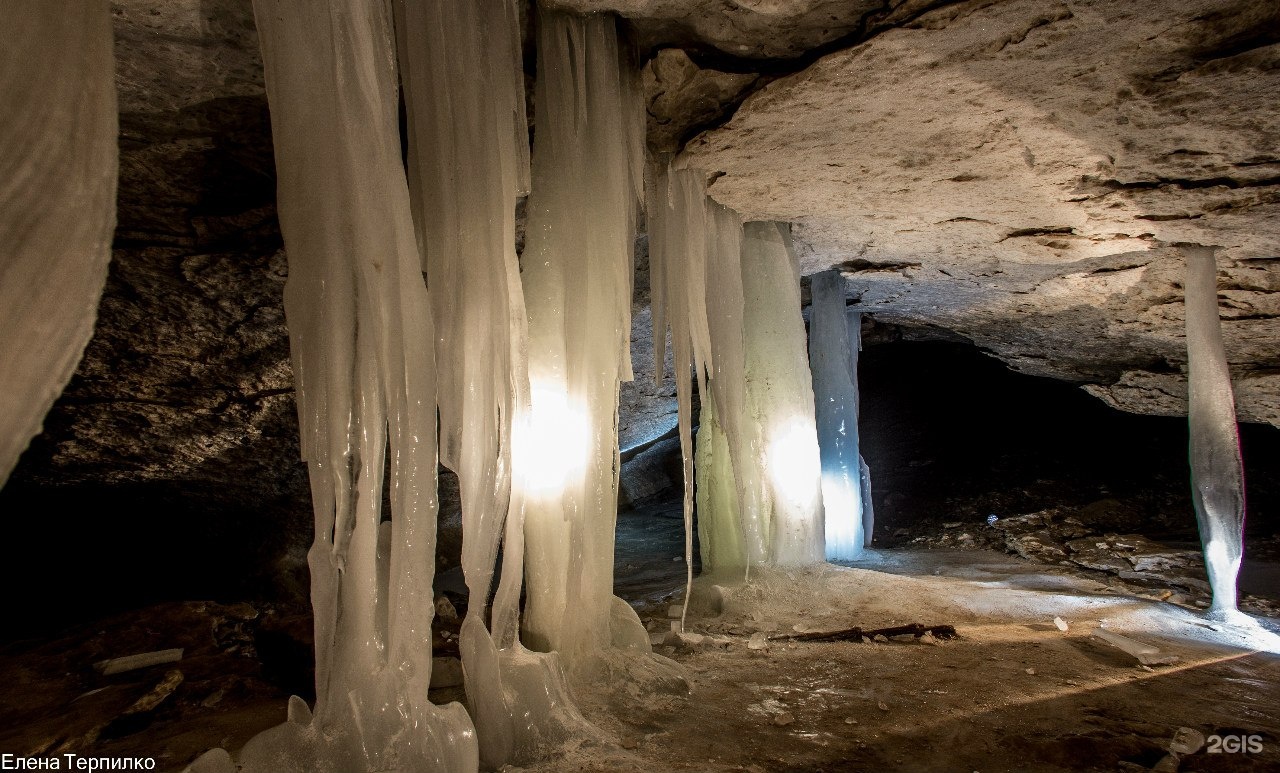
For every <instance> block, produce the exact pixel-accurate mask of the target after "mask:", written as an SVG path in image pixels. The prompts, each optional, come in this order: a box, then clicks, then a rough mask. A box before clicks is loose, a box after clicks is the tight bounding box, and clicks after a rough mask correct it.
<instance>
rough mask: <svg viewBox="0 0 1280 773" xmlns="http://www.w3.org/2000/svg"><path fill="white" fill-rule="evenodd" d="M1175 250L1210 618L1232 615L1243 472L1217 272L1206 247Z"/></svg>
mask: <svg viewBox="0 0 1280 773" xmlns="http://www.w3.org/2000/svg"><path fill="white" fill-rule="evenodd" d="M1181 249H1182V254H1183V255H1184V256H1185V258H1186V262H1187V273H1186V283H1185V285H1184V286H1185V288H1186V290H1185V292H1186V325H1187V371H1188V374H1187V375H1188V385H1187V388H1188V395H1187V397H1188V400H1187V416H1188V421H1189V424H1190V435H1191V499H1192V502H1193V503H1194V505H1195V510H1196V520H1197V522H1198V524H1199V526H1200V540H1201V542H1202V543H1203V545H1204V557H1205V568H1206V569H1207V570H1208V574H1209V584H1210V586H1211V587H1212V588H1213V605H1212V607H1211V612H1217V613H1230V612H1234V611H1236V576H1237V575H1238V574H1239V573H1240V559H1241V557H1242V555H1243V553H1244V467H1243V463H1242V461H1241V458H1240V437H1239V428H1238V426H1237V424H1236V409H1235V397H1234V394H1233V392H1232V389H1231V372H1230V370H1229V369H1228V367H1227V355H1226V351H1225V350H1224V349H1223V345H1222V323H1221V321H1220V320H1219V317H1218V268H1217V261H1216V259H1215V258H1214V249H1213V248H1212V247H1201V246H1199V245H1181Z"/></svg>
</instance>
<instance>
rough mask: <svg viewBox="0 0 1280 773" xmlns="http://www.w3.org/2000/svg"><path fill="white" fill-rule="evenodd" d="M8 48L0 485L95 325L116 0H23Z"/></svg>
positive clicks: (112, 137) (110, 148)
mask: <svg viewBox="0 0 1280 773" xmlns="http://www.w3.org/2000/svg"><path fill="white" fill-rule="evenodd" d="M4 16H5V25H6V26H5V29H6V30H7V31H6V32H5V33H4V38H5V42H4V47H3V50H0V104H3V105H4V112H3V113H2V114H0V330H3V331H4V335H3V336H2V337H0V362H3V363H4V366H3V367H2V368H0V486H3V485H4V483H5V480H6V479H8V477H9V473H10V472H11V471H12V470H13V466H14V465H15V464H16V463H17V461H18V456H19V455H20V454H21V453H22V451H23V450H24V449H25V448H26V447H27V443H28V442H30V440H31V438H33V437H35V435H36V434H38V433H39V432H40V425H41V422H42V421H43V419H44V415H45V414H46V413H47V412H48V411H49V408H50V406H52V405H53V401H54V400H55V399H57V397H58V394H59V393H61V392H62V388H63V387H64V386H66V384H67V381H68V380H70V378H71V374H72V373H73V372H74V371H75V368H76V364H77V363H78V362H79V361H80V355H81V353H82V352H83V351H84V347H85V344H87V343H88V342H89V337H90V335H92V333H93V325H94V321H95V320H96V318H97V309H98V298H99V297H100V296H101V295H102V285H103V283H104V282H105V281H106V278H107V261H108V260H109V259H110V257H111V236H112V232H113V231H114V229H115V220H116V217H115V214H116V212H115V199H116V139H117V137H116V135H117V130H116V116H117V112H116V89H115V63H114V61H113V59H112V50H111V16H110V13H109V9H108V7H107V4H106V3H102V2H83V0H16V2H13V3H9V4H8V5H6V7H5V12H4Z"/></svg>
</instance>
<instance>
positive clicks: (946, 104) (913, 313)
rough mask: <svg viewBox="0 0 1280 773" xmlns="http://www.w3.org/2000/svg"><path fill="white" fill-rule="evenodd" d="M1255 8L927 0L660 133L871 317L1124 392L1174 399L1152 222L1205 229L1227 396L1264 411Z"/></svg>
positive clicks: (1170, 328) (1162, 403)
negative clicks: (713, 117)
mask: <svg viewBox="0 0 1280 773" xmlns="http://www.w3.org/2000/svg"><path fill="white" fill-rule="evenodd" d="M1278 22H1280V9H1278V8H1277V6H1275V4H1274V3H1267V2H1245V1H1244V0H1237V1H1236V2H1231V3H1227V4H1223V3H1220V2H1213V1H1211V0H1160V1H1159V2H1153V3H1147V4H1142V5H1141V6H1135V5H1131V4H1115V3H1109V2H1103V1H1102V0H1079V1H1075V2H1069V3H1063V2H1056V0H1010V2H1003V3H982V2H969V3H958V4H948V5H946V6H945V7H942V8H938V9H935V10H933V11H930V12H928V13H924V14H923V15H920V16H919V17H918V18H916V19H915V20H914V21H912V22H911V23H909V24H906V25H904V26H899V27H894V28H892V29H887V30H884V31H882V32H880V33H879V34H878V35H875V36H874V37H871V38H870V39H868V40H866V41H865V42H862V43H860V44H857V45H854V46H852V47H850V48H847V49H844V50H840V51H838V52H835V53H832V54H829V55H827V56H825V57H823V58H821V59H819V60H818V61H817V62H815V63H814V64H812V65H811V66H808V67H805V68H804V69H803V70H801V71H799V72H796V73H795V74H792V75H789V76H787V77H783V78H780V79H778V80H775V81H773V82H772V83H770V84H769V85H767V86H765V87H764V88H763V89H761V90H759V91H757V92H756V93H754V94H753V95H752V96H750V97H749V98H748V99H747V100H746V101H745V102H744V103H743V104H742V106H741V107H740V108H739V109H738V110H737V111H736V113H735V114H734V116H733V118H732V119H731V120H730V121H728V122H727V123H726V124H724V125H723V126H720V127H718V128H716V129H713V130H711V131H709V132H707V133H705V134H703V135H702V136H700V137H698V138H696V139H695V140H693V141H692V142H691V143H690V144H689V145H688V146H687V147H686V149H685V153H684V157H685V160H686V161H687V162H688V163H689V164H690V165H692V166H695V167H698V168H704V169H706V170H707V171H709V172H712V173H718V174H719V176H718V177H717V178H716V179H715V181H714V183H713V185H712V187H711V195H712V196H713V197H714V198H715V199H717V200H718V201H720V202H722V203H724V204H725V205H727V206H731V207H734V208H735V209H738V210H739V211H742V212H743V213H745V214H747V215H748V216H750V217H756V218H771V219H782V220H789V221H791V222H793V223H795V224H796V228H795V236H796V239H797V242H798V245H799V248H800V250H801V257H802V263H803V270H804V272H805V273H811V272H815V271H818V270H822V269H826V268H830V267H837V268H840V269H842V270H843V271H844V272H845V273H846V274H847V275H848V276H850V277H851V279H852V282H851V284H852V286H853V294H854V295H855V297H857V296H860V302H859V306H860V308H861V309H862V310H863V311H865V312H869V313H872V314H874V315H875V317H876V318H877V320H879V321H883V322H891V323H893V322H896V323H900V324H904V325H910V326H915V327H922V326H935V327H940V328H945V329H949V330H952V331H955V332H958V333H960V334H962V335H964V336H966V337H968V338H969V339H970V340H972V341H973V342H974V343H976V344H977V345H978V346H980V347H982V348H985V349H989V350H992V351H993V352H994V353H995V354H996V355H997V356H999V357H1001V358H1002V359H1003V360H1005V361H1006V362H1008V363H1010V364H1011V365H1012V366H1013V367H1015V368H1017V369H1020V370H1023V371H1026V372H1029V373H1033V374H1037V375H1044V376H1053V377H1056V378H1062V379H1067V380H1071V381H1075V382H1077V383H1082V384H1088V385H1090V390H1091V391H1092V392H1093V393H1094V394H1096V395H1099V396H1102V397H1104V399H1108V400H1109V402H1112V403H1113V404H1114V405H1117V406H1119V407H1122V408H1126V409H1128V410H1139V411H1143V412H1173V411H1178V410H1181V409H1182V399H1181V398H1180V397H1179V396H1178V389H1177V387H1175V386H1171V383H1185V379H1184V378H1183V376H1182V374H1181V371H1182V370H1183V368H1184V367H1185V353H1184V352H1183V341H1182V319H1181V313H1182V297H1181V284H1180V283H1181V260H1180V258H1179V256H1178V254H1177V253H1176V251H1174V250H1172V249H1169V248H1168V245H1170V244H1173V243H1176V242H1196V243H1202V244H1213V245H1220V246H1221V247H1222V250H1221V253H1220V255H1221V263H1220V266H1221V270H1220V287H1221V293H1222V297H1221V300H1220V304H1221V310H1222V314H1223V317H1224V323H1223V324H1224V327H1225V336H1226V339H1227V349H1228V357H1229V358H1230V360H1231V363H1232V365H1233V368H1234V375H1235V378H1236V379H1237V383H1238V384H1239V392H1238V403H1239V413H1240V415H1241V418H1242V419H1244V420H1251V421H1268V422H1271V423H1275V422H1276V419H1277V405H1280V381H1278V380H1277V379H1276V378H1275V377H1274V375H1272V374H1273V373H1274V369H1275V367H1276V366H1277V365H1278V364H1280V360H1277V352H1280V346H1278V344H1280V325H1277V324H1276V319H1277V308H1276V306H1277V298H1280V296H1278V295H1277V294H1276V293H1277V280H1278V279H1280V273H1278V272H1280V269H1277V267H1276V265H1277V264H1276V256H1277V255H1280V226H1277V223H1280V218H1277V214H1280V156H1277V154H1276V153H1275V145H1276V140H1277V137H1280V112H1277V111H1276V110H1274V109H1273V100H1272V99H1271V98H1270V96H1269V95H1270V94H1273V93H1275V91H1276V90H1277V89H1278V88H1280V67H1277V63H1280V43H1278V42H1277V39H1276V38H1277V36H1276V35H1275V34H1274V30H1275V29H1276V25H1277V23H1278ZM1139 374H1141V375H1139ZM1147 374H1155V375H1156V376H1158V377H1159V378H1158V379H1155V380H1153V378H1152V377H1151V376H1150V375H1147ZM1153 381H1158V382H1159V383H1160V384H1162V385H1163V386H1165V387H1167V391H1166V390H1163V389H1153V388H1147V387H1152V386H1154V383H1153ZM1135 385H1141V386H1142V387H1144V388H1140V389H1139V388H1134V387H1135ZM1170 392H1171V393H1172V394H1169V393H1170Z"/></svg>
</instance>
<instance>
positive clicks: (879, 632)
mask: <svg viewBox="0 0 1280 773" xmlns="http://www.w3.org/2000/svg"><path fill="white" fill-rule="evenodd" d="M926 633H927V634H930V635H931V636H933V637H934V638H935V639H956V638H959V634H957V633H956V629H955V626H953V625H920V624H919V623H912V624H910V625H898V626H894V627H892V628H876V629H873V630H869V631H864V630H862V629H861V628H845V629H843V630H839V631H813V632H811V633H792V634H786V635H784V636H770V637H769V640H770V641H814V642H823V641H869V640H871V639H873V638H875V637H876V636H885V637H889V636H902V635H904V634H911V635H912V636H914V637H916V638H917V639H918V638H920V637H921V636H924V635H925V634H926Z"/></svg>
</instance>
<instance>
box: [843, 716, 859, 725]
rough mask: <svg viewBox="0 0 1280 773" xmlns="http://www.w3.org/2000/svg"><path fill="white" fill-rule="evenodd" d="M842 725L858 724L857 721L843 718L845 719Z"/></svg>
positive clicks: (851, 718)
mask: <svg viewBox="0 0 1280 773" xmlns="http://www.w3.org/2000/svg"><path fill="white" fill-rule="evenodd" d="M844 723H845V724H846V725H856V724H858V720H856V719H854V718H853V717H845V718H844Z"/></svg>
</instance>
